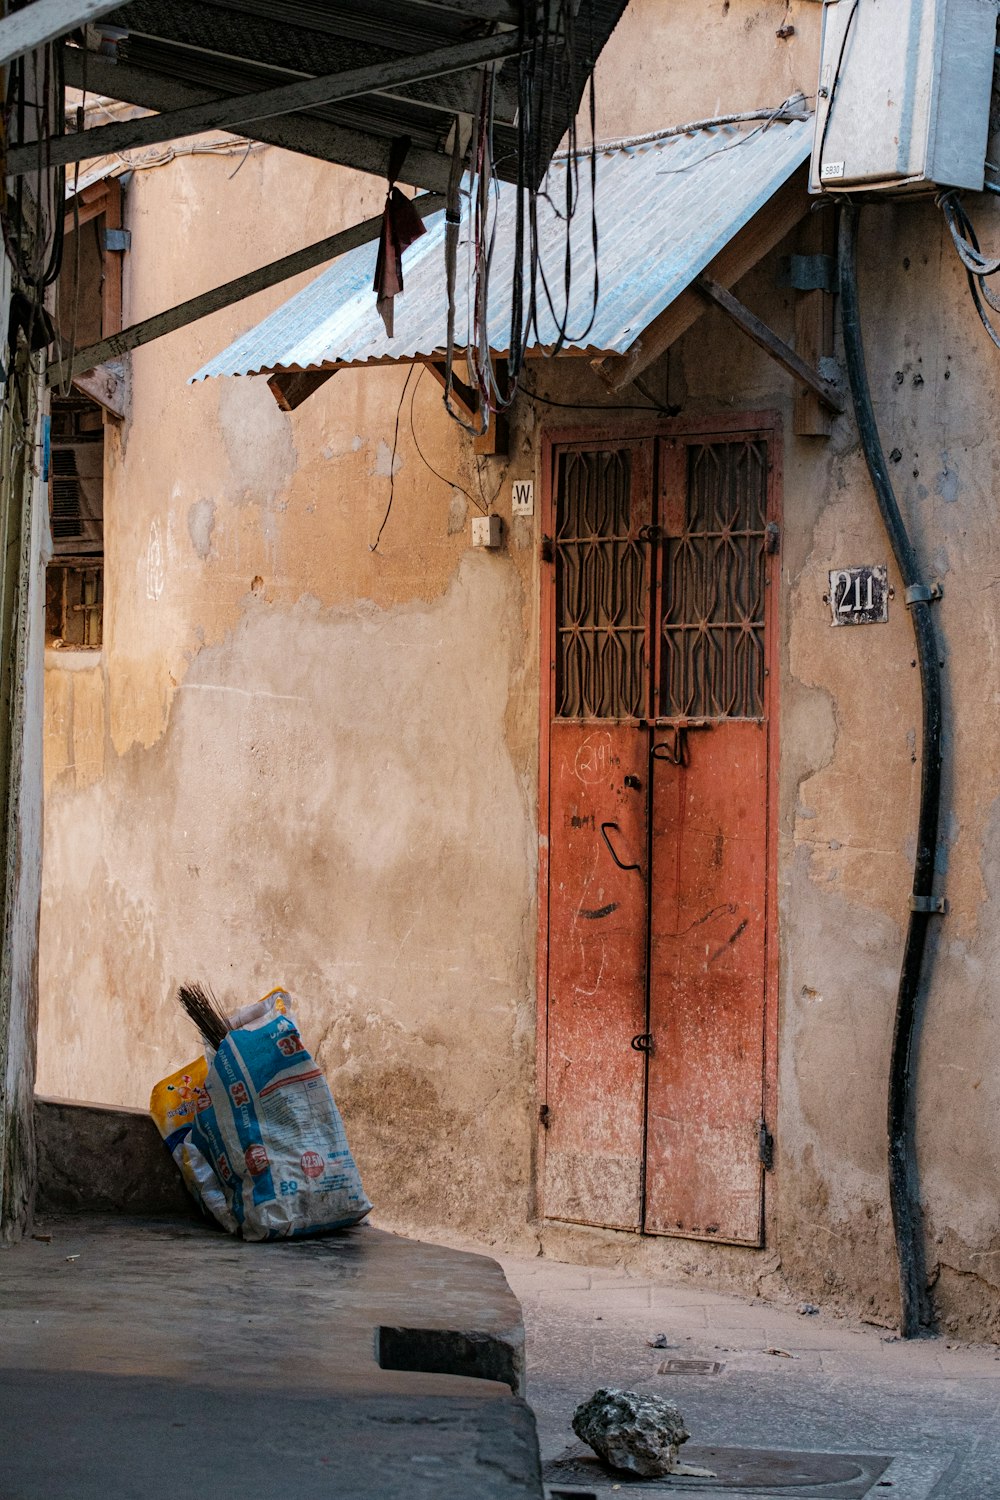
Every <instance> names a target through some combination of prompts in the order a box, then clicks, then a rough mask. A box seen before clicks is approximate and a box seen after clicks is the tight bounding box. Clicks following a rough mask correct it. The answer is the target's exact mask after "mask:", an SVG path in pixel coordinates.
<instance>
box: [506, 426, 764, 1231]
mask: <svg viewBox="0 0 1000 1500" xmlns="http://www.w3.org/2000/svg"><path fill="white" fill-rule="evenodd" d="M741 432H745V433H753V432H764V433H766V434H767V438H768V494H767V506H768V514H769V515H770V516H772V517H773V518H774V519H776V520H777V522H778V526H779V548H778V553H777V558H776V561H775V566H774V569H773V573H772V578H773V579H774V580H775V582H777V581H778V580H780V578H781V564H780V560H779V559H780V556H781V541H782V540H783V537H782V532H781V528H782V526H783V499H784V485H783V480H784V467H783V441H782V438H783V428H782V416H781V413H780V412H778V411H775V410H773V409H767V410H763V411H761V410H749V411H739V412H729V411H727V412H717V413H715V414H713V415H705V416H698V417H672V418H659V419H657V418H654V419H651V420H649V421H644V420H642V419H639V420H638V421H633V420H631V419H629V420H627V421H623V422H591V423H588V424H587V425H585V426H578V427H551V428H546V429H544V430H543V432H542V434H541V444H540V453H539V461H540V467H541V472H540V476H539V478H540V493H541V507H540V527H541V533H542V543H541V546H542V564H541V569H540V572H541V579H540V591H539V592H540V618H539V631H538V635H539V679H540V680H539V693H538V703H539V741H538V944H537V949H536V996H537V999H536V1029H535V1102H536V1110H535V1117H536V1122H537V1124H536V1149H535V1193H534V1197H535V1205H536V1214H537V1217H538V1218H540V1219H544V1217H545V1203H544V1182H545V1145H546V1107H547V1106H546V1103H545V1101H546V1098H547V1095H548V1018H549V963H548V950H549V838H550V817H551V799H550V790H549V781H550V765H549V760H550V752H551V733H550V729H551V722H552V706H553V703H554V700H555V692H554V689H555V665H556V662H555V637H554V615H555V557H554V555H553V557H552V558H551V560H549V559H548V557H547V555H546V554H547V550H548V549H549V548H550V547H551V548H552V549H554V547H555V511H554V507H555V484H554V480H555V473H554V469H555V457H556V454H557V452H558V450H559V449H560V448H561V447H565V446H567V445H572V446H574V447H578V448H579V447H586V448H600V447H607V446H610V445H612V444H614V443H621V442H629V441H635V440H637V439H639V440H642V439H656V438H670V437H677V438H688V437H710V436H714V435H715V434H718V436H719V437H728V436H735V435H736V434H739V433H741ZM780 592H781V590H780V588H778V587H775V586H774V583H772V586H771V588H770V590H769V598H768V600H767V605H766V615H765V629H766V630H767V631H768V632H769V633H770V639H771V641H772V642H773V652H772V661H773V662H774V666H775V670H774V671H772V672H771V673H770V675H769V676H768V678H767V680H766V684H765V704H766V712H767V808H768V817H767V865H766V870H767V875H766V879H767V889H766V897H765V899H766V909H767V914H768V915H767V923H766V926H765V940H764V941H765V958H764V1035H763V1051H764V1058H763V1064H764V1065H763V1077H762V1099H761V1112H762V1118H763V1119H764V1121H765V1122H766V1124H767V1127H768V1129H769V1130H770V1132H771V1135H772V1136H775V1135H776V1122H777V1105H778V993H779V986H778V979H779V975H778V961H779V943H778V932H777V917H778V828H777V812H778V752H779V742H778V718H779V712H780V687H779V679H780V677H781V640H780V637H779V636H778V634H777V631H778V627H779V622H780V609H779V602H778V598H779V594H780ZM767 1178H768V1174H767V1173H766V1172H765V1174H764V1183H763V1205H762V1210H761V1220H762V1224H763V1234H762V1242H761V1247H760V1248H761V1249H763V1248H765V1247H766V1245H767V1240H768V1233H767V1230H768V1218H769V1210H770V1203H769V1199H770V1194H769V1193H768V1190H767ZM616 1232H617V1233H629V1232H630V1231H627V1230H620V1231H616ZM640 1232H641V1231H640ZM651 1238H652V1236H651ZM655 1238H660V1237H659V1236H655ZM751 1248H752V1247H751Z"/></svg>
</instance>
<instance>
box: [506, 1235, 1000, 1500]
mask: <svg viewBox="0 0 1000 1500" xmlns="http://www.w3.org/2000/svg"><path fill="white" fill-rule="evenodd" d="M494 1253H496V1252H494ZM501 1263H502V1265H503V1268H504V1270H505V1272H506V1274H507V1279H508V1281H509V1282H510V1285H511V1287H512V1288H513V1290H514V1293H515V1294H516V1296H517V1297H518V1298H519V1299H520V1302H521V1308H522V1313H523V1316H524V1322H525V1329H526V1333H527V1361H528V1392H527V1394H528V1400H529V1402H530V1403H531V1405H532V1407H533V1408H534V1411H535V1415H536V1418H537V1421H538V1429H539V1439H540V1444H541V1450H542V1460H543V1475H544V1477H545V1480H546V1483H547V1485H548V1486H550V1490H549V1493H550V1494H552V1495H553V1496H555V1495H563V1494H574V1493H590V1494H595V1495H598V1496H600V1497H601V1500H605V1497H608V1500H611V1497H614V1500H624V1496H625V1495H626V1494H627V1493H628V1494H635V1495H636V1496H638V1495H641V1494H642V1493H644V1492H648V1493H649V1494H650V1495H657V1496H664V1495H667V1494H683V1495H684V1496H685V1497H687V1496H690V1495H692V1494H694V1493H698V1494H701V1495H703V1496H708V1497H710V1500H722V1497H733V1496H750V1495H753V1496H755V1497H756V1500H797V1497H799V1496H807V1495H808V1496H812V1497H815V1500H861V1497H863V1496H867V1497H870V1500H876V1497H882V1496H885V1497H887V1500H891V1497H892V1496H896V1497H898V1500H931V1497H934V1500H937V1497H947V1500H1000V1422H998V1415H1000V1411H998V1408H1000V1349H998V1348H996V1347H994V1346H992V1345H989V1346H982V1345H980V1346H970V1345H955V1344H952V1343H950V1342H947V1341H946V1340H944V1339H939V1338H928V1339H920V1340H917V1341H914V1342H911V1343H904V1342H901V1341H899V1340H898V1339H894V1338H893V1336H892V1335H891V1333H890V1332H889V1331H887V1330H885V1329H879V1328H873V1327H870V1326H866V1325H862V1324H858V1325H852V1324H851V1323H849V1322H847V1321H846V1320H844V1319H840V1318H836V1317H834V1316H831V1315H830V1314H828V1313H826V1312H824V1311H823V1310H822V1309H821V1310H820V1311H819V1313H818V1314H816V1315H804V1314H799V1313H798V1312H797V1311H796V1309H795V1306H794V1305H793V1306H790V1307H776V1306H773V1305H769V1304H766V1303H763V1302H760V1301H749V1300H748V1299H747V1298H746V1297H740V1296H738V1295H737V1296H734V1295H726V1294H721V1293H717V1292H710V1291H707V1290H705V1289H704V1288H702V1287H699V1286H698V1285H697V1282H696V1279H695V1278H693V1277H692V1278H691V1279H690V1280H689V1281H686V1282H685V1283H684V1284H676V1283H675V1284H673V1285H667V1284H665V1283H662V1282H659V1281H654V1280H648V1279H640V1278H637V1277H635V1276H633V1275H630V1274H628V1273H627V1272H625V1271H622V1270H616V1269H603V1268H602V1269H598V1268H594V1269H590V1268H585V1267H578V1266H569V1265H562V1264H560V1263H558V1262H556V1261H551V1260H546V1259H542V1258H538V1259H534V1260H524V1259H516V1258H507V1257H504V1256H501ZM659 1334H663V1335H664V1336H665V1342H666V1347H662V1348H651V1347H650V1346H649V1343H648V1341H649V1340H651V1339H654V1338H656V1336H657V1335H659ZM602 1385H609V1386H616V1385H617V1386H625V1387H629V1388H633V1389H639V1390H649V1391H655V1392H656V1393H657V1394H659V1395H662V1396H666V1397H667V1398H668V1399H670V1400H672V1401H674V1402H675V1403H676V1404H677V1405H678V1406H679V1408H680V1410H681V1412H682V1414H683V1416H684V1418H685V1421H686V1424H687V1427H688V1429H689V1431H690V1432H691V1440H690V1442H688V1443H687V1444H685V1446H684V1448H683V1449H682V1452H681V1457H682V1459H683V1460H685V1461H686V1462H687V1463H689V1464H692V1465H695V1464H698V1465H701V1466H704V1467H706V1468H710V1469H712V1470H713V1472H714V1473H715V1474H716V1475H717V1479H716V1480H714V1481H713V1480H706V1479H688V1480H679V1479H676V1478H675V1479H672V1480H657V1481H650V1480H645V1481H632V1480H629V1479H628V1478H627V1477H626V1476H621V1475H619V1476H614V1475H611V1474H610V1473H608V1471H606V1470H604V1469H602V1468H601V1466H600V1465H599V1464H598V1463H597V1462H596V1460H594V1459H593V1456H592V1455H590V1453H589V1450H588V1449H586V1448H584V1447H583V1445H582V1444H580V1443H579V1442H578V1440H577V1439H576V1437H575V1436H574V1434H573V1431H572V1428H571V1426H570V1419H571V1416H572V1413H573V1409H574V1407H575V1406H576V1404H577V1403H578V1402H579V1401H580V1400H582V1399H583V1398H584V1397H586V1396H588V1395H590V1394H591V1393H592V1392H593V1391H594V1390H595V1389H596V1388H597V1387H599V1386H602ZM749 1450H753V1451H749ZM762 1450H763V1451H762Z"/></svg>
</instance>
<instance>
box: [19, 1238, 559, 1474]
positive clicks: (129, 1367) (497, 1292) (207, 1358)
mask: <svg viewBox="0 0 1000 1500" xmlns="http://www.w3.org/2000/svg"><path fill="white" fill-rule="evenodd" d="M35 1235H36V1236H38V1237H35V1238H32V1239H28V1240H25V1241H24V1242H23V1243H21V1244H20V1245H17V1246H14V1247H13V1248H12V1249H8V1250H4V1251H0V1500H173V1497H174V1496H175V1495H181V1494H184V1495H186V1494H198V1495H206V1496H210V1497H211V1500H237V1497H239V1500H244V1497H245V1496H248V1495H253V1496H259V1497H261V1500H286V1497H287V1500H293V1497H294V1500H540V1496H541V1480H540V1475H539V1470H538V1448H537V1442H536V1438H535V1426H534V1420H533V1418H532V1415H531V1412H530V1410H529V1409H528V1408H527V1407H526V1406H525V1404H524V1402H523V1401H522V1400H521V1399H519V1397H518V1396H517V1395H515V1394H514V1392H515V1391H516V1390H518V1389H519V1388H520V1386H521V1384H522V1372H523V1331H522V1327H521V1320H520V1314H519V1311H518V1307H517V1303H516V1301H515V1299H514V1298H513V1296H512V1295H511V1293H510V1290H509V1288H508V1287H507V1284H506V1282H505V1281H504V1278H503V1275H502V1274H501V1272H500V1269H499V1267H498V1266H497V1264H496V1262H495V1261H492V1260H489V1259H487V1258H486V1257H485V1256H481V1255H474V1254H468V1253H466V1252H463V1251H460V1250H452V1249H445V1248H443V1247H441V1246H437V1245H427V1244H421V1243H419V1242H416V1241H413V1240H408V1239H404V1238H402V1237H399V1236H395V1235H392V1234H387V1233H385V1232H383V1231H381V1230H378V1229H374V1228H371V1227H369V1226H367V1225H359V1226H357V1227H356V1228H354V1229H350V1230H345V1231H342V1232H341V1233H339V1234H336V1235H330V1236H326V1237H324V1238H321V1239H313V1240H299V1241H286V1242H284V1243H281V1244H244V1243H242V1242H240V1241H237V1240H234V1239H231V1238H230V1237H229V1236H228V1235H226V1234H224V1233H222V1231H221V1230H215V1229H213V1228H211V1227H208V1226H207V1225H204V1224H202V1223H199V1222H193V1221H191V1220H186V1219H163V1220H159V1221H156V1220H150V1219H139V1218H133V1219H126V1218H121V1217H116V1216H113V1215H110V1214H108V1215H104V1216H103V1217H102V1216H92V1217H89V1218H88V1217H75V1218H63V1219H58V1218H51V1219H49V1220H46V1221H44V1222H42V1223H36V1225H35Z"/></svg>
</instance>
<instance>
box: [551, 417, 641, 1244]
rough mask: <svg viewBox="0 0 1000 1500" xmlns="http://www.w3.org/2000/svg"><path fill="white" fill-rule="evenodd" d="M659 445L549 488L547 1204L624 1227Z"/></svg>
mask: <svg viewBox="0 0 1000 1500" xmlns="http://www.w3.org/2000/svg"><path fill="white" fill-rule="evenodd" d="M651 452H652V450H651V445H650V444H645V445H640V444H622V445H620V446H619V447H617V448H615V449H611V450H607V449H606V450H603V451H601V450H590V451H588V450H586V449H584V450H579V449H578V450H567V451H564V452H562V453H560V454H559V455H558V456H557V459H556V473H555V495H554V509H555V517H554V525H555V538H554V545H555V567H556V576H555V590H554V593H555V597H554V601H553V612H554V639H553V655H552V671H553V699H552V706H553V710H554V713H553V718H552V723H551V726H550V754H549V805H550V817H549V892H548V895H549V909H548V931H549V944H548V954H547V959H548V1027H547V1037H546V1072H547V1091H546V1118H547V1122H548V1127H549V1128H548V1131H547V1137H546V1142H545V1178H544V1197H545V1213H546V1215H547V1216H548V1217H549V1218H555V1219H567V1220H571V1221H574V1222H577V1223H586V1224H602V1225H608V1226H611V1227H615V1228H622V1229H638V1228H639V1225H640V1220H641V1213H642V1158H643V1136H644V1124H643V1103H644V1086H645V1069H644V1057H643V1054H642V1053H641V1052H639V1051H636V1050H635V1049H633V1047H632V1045H631V1042H632V1038H633V1037H634V1036H636V1035H637V1034H639V1033H641V1032H644V1031H645V1029H646V908H647V903H646V873H647V872H646V865H647V806H648V788H647V745H648V738H647V736H648V730H647V729H646V728H644V727H642V725H641V724H640V723H639V722H637V721H641V720H644V719H645V717H646V715H647V714H648V692H649V668H648V659H649V658H648V634H649V626H648V594H649V553H650V543H649V539H648V524H649V521H650V511H651V488H652V486H651ZM643 527H646V528H647V532H646V533H645V534H644V535H640V532H641V531H642V528H643Z"/></svg>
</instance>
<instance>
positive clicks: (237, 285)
mask: <svg viewBox="0 0 1000 1500" xmlns="http://www.w3.org/2000/svg"><path fill="white" fill-rule="evenodd" d="M412 201H413V207H414V209H415V210H416V212H417V213H418V214H420V216H421V218H426V217H427V215H428V214H432V213H436V212H437V210H438V209H439V208H443V207H444V203H445V200H444V196H443V195H442V194H439V193H423V194H421V196H420V197H417V198H414V199H413V200H412ZM381 232H382V215H381V214H379V215H378V216H377V217H376V218H373V219H365V220H364V221H363V222H362V223H360V224H354V225H352V226H351V228H350V229H341V230H340V231H339V232H338V233H337V234H331V235H328V236H327V237H326V239H323V240H317V241H316V243H315V244H314V245H307V246H306V247H305V248H304V249H302V250H293V251H292V253H291V255H283V256H281V258H280V259H279V260H274V261H271V263H270V265H266V266H260V267H258V269H257V270H256V271H248V272H247V273H246V275H245V276H237V277H235V278H234V280H232V281H226V282H223V284H222V285H221V286H216V287H212V289H211V290H210V291H207V292H202V293H201V294H200V295H199V296H197V297H191V298H189V299H188V301H187V302H181V303H178V305H177V306H176V307H171V308H168V309H167V310H166V311H165V312H161V313H154V314H153V315H152V317H149V318H143V319H142V320H141V322H139V323H133V324H132V325H131V327H129V328H125V329H123V330H122V332H121V333H116V334H112V335H111V337H109V338H104V339H101V341H100V343H98V344H90V345H89V346H88V347H87V348H86V349H77V350H76V352H75V353H74V354H73V355H72V356H71V357H70V359H68V360H66V359H64V360H62V361H60V363H59V364H57V365H52V366H50V368H49V381H50V383H53V384H54V383H55V382H57V381H60V380H65V379H66V376H67V374H68V373H69V369H68V367H69V366H70V365H72V372H73V373H74V374H75V373H76V371H77V370H90V369H92V368H93V367H94V365H99V364H103V363H104V362H105V360H109V359H120V358H121V356H122V355H123V354H127V353H128V351H129V350H130V349H138V348H139V347H140V345H142V344H148V343H151V342H152V340H153V339H158V338H162V337H163V335H164V334H166V333H173V332H174V330H175V329H177V328H184V327H186V325H187V324H188V323H193V322H195V321H196V319H198V318H204V317H206V316H207V315H208V314H209V313H213V312H218V311H219V309H220V308H222V307H231V306H232V305H233V303H234V302H242V301H243V300H244V298H246V297H252V296H253V294H254V292H260V291H263V290H264V288H265V287H269V286H274V285H275V284H276V283H277V282H279V281H287V280H288V278H289V277H290V276H298V274H299V273H300V271H309V270H312V268H313V267H314V266H319V265H322V264H323V262H324V261H328V260H334V259H336V257H337V256H338V255H343V254H344V252H345V251H347V250H356V249H357V247H358V246H359V245H368V244H370V243H371V241H372V240H377V239H378V237H379V235H380V234H381ZM373 295H374V293H373Z"/></svg>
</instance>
